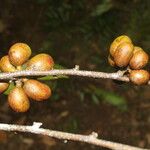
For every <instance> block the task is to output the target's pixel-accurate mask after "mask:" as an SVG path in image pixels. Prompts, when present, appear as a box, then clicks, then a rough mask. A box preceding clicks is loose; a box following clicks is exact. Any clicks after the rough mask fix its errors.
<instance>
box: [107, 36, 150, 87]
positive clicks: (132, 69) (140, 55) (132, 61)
mask: <svg viewBox="0 0 150 150" xmlns="http://www.w3.org/2000/svg"><path fill="white" fill-rule="evenodd" d="M109 53H110V54H109V56H108V62H109V64H110V65H111V66H113V67H120V68H125V67H127V72H126V74H127V76H129V79H130V81H131V82H132V83H134V84H136V85H142V84H146V83H148V81H149V79H150V75H149V72H148V71H147V70H145V69H143V68H144V67H145V66H146V65H147V64H148V61H149V56H148V54H147V53H146V52H145V51H144V50H143V49H142V48H141V47H138V46H134V44H133V42H132V40H131V39H130V38H129V37H128V36H126V35H121V36H119V37H117V38H116V39H115V40H114V41H113V42H112V43H111V45H110V49H109Z"/></svg>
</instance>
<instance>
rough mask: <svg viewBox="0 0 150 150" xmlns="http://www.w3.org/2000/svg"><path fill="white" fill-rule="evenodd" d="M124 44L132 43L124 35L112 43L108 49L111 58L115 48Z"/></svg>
mask: <svg viewBox="0 0 150 150" xmlns="http://www.w3.org/2000/svg"><path fill="white" fill-rule="evenodd" d="M124 42H128V43H132V41H131V39H130V38H129V37H128V36H126V35H121V36H119V37H117V38H116V39H115V40H114V41H113V42H112V44H111V45H110V49H109V52H110V54H111V56H114V54H115V51H116V49H117V47H118V46H119V45H120V44H121V43H124Z"/></svg>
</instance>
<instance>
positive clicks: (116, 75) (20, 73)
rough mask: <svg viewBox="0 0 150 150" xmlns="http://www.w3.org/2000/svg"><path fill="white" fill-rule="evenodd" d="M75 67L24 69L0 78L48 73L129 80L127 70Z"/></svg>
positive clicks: (0, 74) (6, 78)
mask: <svg viewBox="0 0 150 150" xmlns="http://www.w3.org/2000/svg"><path fill="white" fill-rule="evenodd" d="M78 69H79V68H77V67H75V68H73V69H59V70H58V69H54V70H50V71H33V70H23V71H17V72H12V73H0V80H11V79H14V78H17V77H27V76H47V75H52V76H55V75H70V76H83V77H91V78H105V79H115V80H119V81H125V82H129V78H128V77H126V76H123V74H124V72H125V71H118V72H115V73H105V72H96V71H86V70H78Z"/></svg>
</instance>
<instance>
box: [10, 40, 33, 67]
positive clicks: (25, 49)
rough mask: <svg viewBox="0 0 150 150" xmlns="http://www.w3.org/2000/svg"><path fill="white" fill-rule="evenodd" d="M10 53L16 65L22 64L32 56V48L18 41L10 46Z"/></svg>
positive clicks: (11, 59)
mask: <svg viewBox="0 0 150 150" xmlns="http://www.w3.org/2000/svg"><path fill="white" fill-rule="evenodd" d="M8 55H9V58H10V61H11V63H12V64H13V65H14V66H21V65H22V64H24V63H25V62H26V61H27V60H28V59H29V57H30V56H31V49H30V47H29V46H28V45H27V44H25V43H16V44H14V45H12V46H11V47H10V49H9V53H8Z"/></svg>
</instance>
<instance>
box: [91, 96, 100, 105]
mask: <svg viewBox="0 0 150 150" xmlns="http://www.w3.org/2000/svg"><path fill="white" fill-rule="evenodd" d="M92 100H93V102H94V103H95V104H96V105H98V104H99V99H98V97H97V96H96V95H95V94H92Z"/></svg>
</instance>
